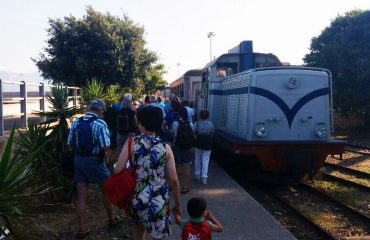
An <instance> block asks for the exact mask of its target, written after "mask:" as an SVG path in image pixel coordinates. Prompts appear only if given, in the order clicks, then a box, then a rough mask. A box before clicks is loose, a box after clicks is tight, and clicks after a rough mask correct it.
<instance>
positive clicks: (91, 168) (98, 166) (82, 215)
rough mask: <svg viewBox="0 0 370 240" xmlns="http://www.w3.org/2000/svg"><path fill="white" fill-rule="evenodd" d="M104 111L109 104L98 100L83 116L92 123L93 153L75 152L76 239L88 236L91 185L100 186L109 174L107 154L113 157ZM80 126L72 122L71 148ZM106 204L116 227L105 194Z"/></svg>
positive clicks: (109, 219) (77, 121)
mask: <svg viewBox="0 0 370 240" xmlns="http://www.w3.org/2000/svg"><path fill="white" fill-rule="evenodd" d="M105 109H106V105H105V103H104V101H103V100H100V99H96V100H93V101H91V103H90V105H89V112H88V113H87V114H86V115H84V116H83V120H84V121H88V120H89V119H90V120H92V121H91V123H90V127H91V129H92V140H93V146H92V147H91V148H92V151H91V154H89V155H85V154H83V155H81V154H80V153H78V152H74V166H75V177H74V179H75V181H76V183H77V201H76V210H77V217H78V222H79V232H78V233H77V236H76V237H77V238H85V237H86V236H87V235H88V234H89V231H88V228H87V226H86V201H87V197H88V187H89V183H93V184H99V185H100V186H101V185H102V183H103V182H104V181H105V180H107V178H108V177H109V175H110V173H109V170H108V168H107V166H106V162H105V161H104V154H105V157H107V159H109V158H110V155H111V150H110V148H109V146H110V138H109V130H108V127H107V124H106V123H105V122H104V120H102V119H101V118H102V116H103V113H104V111H105ZM94 118H95V120H94ZM78 124H79V119H76V120H75V121H73V123H72V126H71V129H70V132H69V136H68V145H70V146H72V144H74V143H73V134H74V133H75V129H76V127H77V125H78ZM102 189H103V188H102ZM103 203H104V207H105V210H106V212H107V215H108V221H109V226H110V227H114V226H116V225H117V221H116V220H115V218H114V214H113V209H112V205H111V203H110V202H109V199H108V196H107V195H105V194H104V199H103Z"/></svg>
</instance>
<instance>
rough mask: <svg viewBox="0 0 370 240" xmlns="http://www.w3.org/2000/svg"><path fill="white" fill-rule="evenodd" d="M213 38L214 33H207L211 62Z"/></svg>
mask: <svg viewBox="0 0 370 240" xmlns="http://www.w3.org/2000/svg"><path fill="white" fill-rule="evenodd" d="M214 36H215V33H214V32H209V33H208V34H207V37H208V38H209V60H212V37H214Z"/></svg>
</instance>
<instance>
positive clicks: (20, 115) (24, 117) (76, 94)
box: [0, 79, 82, 136]
mask: <svg viewBox="0 0 370 240" xmlns="http://www.w3.org/2000/svg"><path fill="white" fill-rule="evenodd" d="M4 84H11V85H19V91H18V92H12V93H16V94H17V95H18V94H19V96H7V97H4V93H7V94H8V93H9V92H4ZM28 87H36V88H38V90H36V91H28ZM52 87H54V85H50V84H44V83H26V82H24V81H21V82H15V81H4V80H2V79H0V136H3V135H4V131H5V129H4V121H6V120H8V121H12V119H13V120H14V121H15V120H18V119H20V127H22V128H25V127H26V126H27V121H28V118H29V116H31V115H32V113H31V112H30V111H29V110H30V109H28V106H29V104H30V102H33V103H35V102H38V103H39V108H38V109H37V110H38V111H39V112H43V113H45V112H46V111H47V103H46V95H47V94H46V91H45V88H49V89H50V88H52ZM64 87H65V89H66V90H67V92H68V99H72V105H73V106H74V107H77V105H78V104H81V103H82V101H81V95H82V89H81V88H78V87H69V86H64ZM15 105H16V107H19V106H18V105H20V108H18V109H15ZM5 108H8V110H9V109H10V110H11V112H12V113H11V114H4V110H5Z"/></svg>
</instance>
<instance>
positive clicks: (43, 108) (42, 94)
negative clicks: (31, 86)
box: [39, 83, 46, 121]
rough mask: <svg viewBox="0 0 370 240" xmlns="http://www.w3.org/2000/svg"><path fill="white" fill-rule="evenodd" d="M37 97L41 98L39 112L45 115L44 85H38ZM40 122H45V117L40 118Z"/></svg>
mask: <svg viewBox="0 0 370 240" xmlns="http://www.w3.org/2000/svg"><path fill="white" fill-rule="evenodd" d="M39 97H40V98H41V99H40V112H42V113H45V112H46V109H45V84H44V83H40V86H39ZM40 120H41V121H45V120H46V116H42V117H41V119H40Z"/></svg>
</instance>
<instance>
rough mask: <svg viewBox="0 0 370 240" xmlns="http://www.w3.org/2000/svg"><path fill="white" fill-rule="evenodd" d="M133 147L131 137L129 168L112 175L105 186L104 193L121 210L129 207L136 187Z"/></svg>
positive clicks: (129, 143)
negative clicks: (132, 156) (128, 201)
mask: <svg viewBox="0 0 370 240" xmlns="http://www.w3.org/2000/svg"><path fill="white" fill-rule="evenodd" d="M131 145H132V137H129V138H128V149H129V154H128V156H129V157H128V161H129V163H130V164H129V166H128V167H127V168H124V169H123V170H122V171H121V172H120V173H119V174H116V175H111V176H110V177H109V178H108V180H107V181H105V182H104V184H103V188H104V191H105V193H106V194H107V195H108V198H109V200H110V202H111V203H112V204H114V205H116V206H117V207H119V208H121V209H124V208H126V207H127V200H128V199H129V198H131V197H132V195H133V193H134V191H135V187H136V177H135V170H134V169H133V168H132V161H131Z"/></svg>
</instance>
